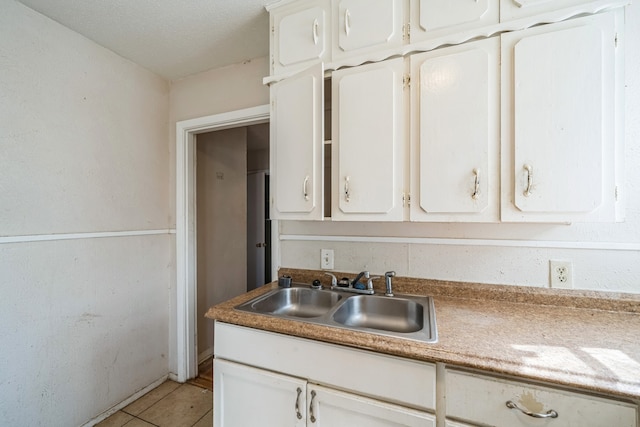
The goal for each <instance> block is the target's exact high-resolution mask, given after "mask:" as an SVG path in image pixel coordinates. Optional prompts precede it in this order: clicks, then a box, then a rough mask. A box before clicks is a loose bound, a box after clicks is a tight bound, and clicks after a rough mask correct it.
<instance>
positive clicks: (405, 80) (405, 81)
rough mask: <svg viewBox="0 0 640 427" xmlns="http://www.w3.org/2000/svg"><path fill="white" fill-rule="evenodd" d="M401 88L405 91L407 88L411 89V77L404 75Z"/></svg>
mask: <svg viewBox="0 0 640 427" xmlns="http://www.w3.org/2000/svg"><path fill="white" fill-rule="evenodd" d="M402 86H403V88H404V89H407V88H410V87H411V75H409V74H405V75H404V76H403V77H402Z"/></svg>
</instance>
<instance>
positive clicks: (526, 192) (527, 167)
mask: <svg viewBox="0 0 640 427" xmlns="http://www.w3.org/2000/svg"><path fill="white" fill-rule="evenodd" d="M523 168H524V170H525V172H526V173H527V188H525V189H524V192H523V193H522V194H524V197H529V196H530V195H531V188H532V187H533V168H532V167H531V165H524V166H523Z"/></svg>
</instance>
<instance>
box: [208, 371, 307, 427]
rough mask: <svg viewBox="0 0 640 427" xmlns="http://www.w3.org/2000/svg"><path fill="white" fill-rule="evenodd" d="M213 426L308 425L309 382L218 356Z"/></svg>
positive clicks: (267, 426) (265, 426)
mask: <svg viewBox="0 0 640 427" xmlns="http://www.w3.org/2000/svg"><path fill="white" fill-rule="evenodd" d="M213 372H214V380H213V383H214V384H215V393H214V395H213V398H214V406H215V411H214V425H215V426H218V427H223V426H224V427H239V426H262V427H270V426H273V427H282V426H296V427H299V426H305V425H306V408H307V405H306V402H305V398H306V390H307V388H306V381H304V380H301V379H299V378H294V377H288V376H286V375H280V374H275V373H273V372H269V371H265V370H263V369H256V368H252V367H249V366H245V365H240V364H237V363H232V362H227V361H224V360H220V359H216V360H215V361H214V364H213Z"/></svg>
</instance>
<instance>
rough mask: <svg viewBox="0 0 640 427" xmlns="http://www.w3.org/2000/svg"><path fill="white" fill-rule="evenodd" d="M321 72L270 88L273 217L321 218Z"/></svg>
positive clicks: (310, 72) (317, 69) (316, 70)
mask: <svg viewBox="0 0 640 427" xmlns="http://www.w3.org/2000/svg"><path fill="white" fill-rule="evenodd" d="M323 86H324V81H323V69H322V64H318V65H316V66H314V67H312V68H310V69H308V70H305V71H303V72H301V73H299V74H296V75H295V76H292V77H290V78H287V79H284V80H282V81H280V82H278V83H275V84H273V85H271V136H270V138H271V141H272V144H270V147H271V148H270V150H271V153H270V161H271V166H270V167H271V171H272V174H271V196H272V199H271V200H272V209H271V217H272V218H273V219H322V218H323V216H324V213H323V179H322V171H323V168H324V165H323V163H324V152H323V143H324V141H323V113H324V112H323Z"/></svg>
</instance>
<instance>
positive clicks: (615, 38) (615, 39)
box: [613, 33, 618, 47]
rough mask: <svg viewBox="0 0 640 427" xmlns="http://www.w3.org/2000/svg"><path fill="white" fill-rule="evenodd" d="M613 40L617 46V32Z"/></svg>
mask: <svg viewBox="0 0 640 427" xmlns="http://www.w3.org/2000/svg"><path fill="white" fill-rule="evenodd" d="M613 42H614V45H615V47H618V33H616V36H615V37H614V39H613Z"/></svg>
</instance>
